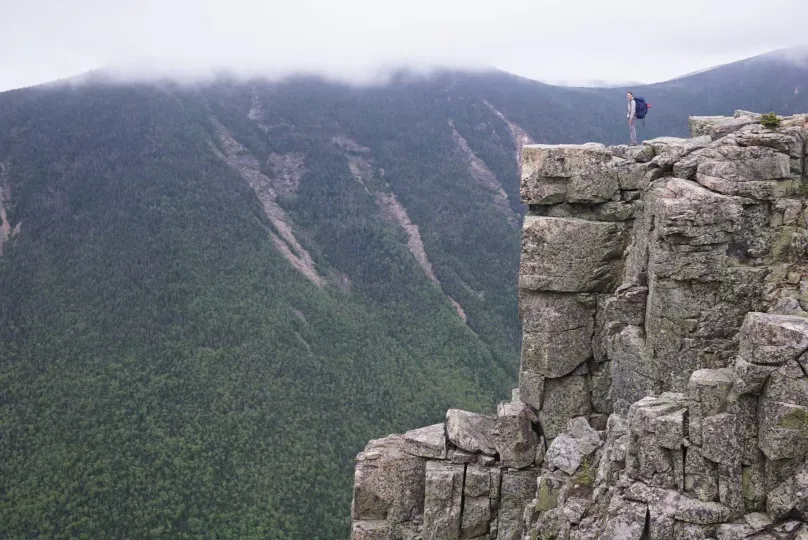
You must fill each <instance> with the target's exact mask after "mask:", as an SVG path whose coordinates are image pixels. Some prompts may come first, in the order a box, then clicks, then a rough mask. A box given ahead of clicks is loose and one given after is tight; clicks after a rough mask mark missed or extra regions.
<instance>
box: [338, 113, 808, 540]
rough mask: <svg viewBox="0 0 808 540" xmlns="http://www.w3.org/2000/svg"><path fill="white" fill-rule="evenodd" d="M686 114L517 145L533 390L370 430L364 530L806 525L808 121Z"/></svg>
mask: <svg viewBox="0 0 808 540" xmlns="http://www.w3.org/2000/svg"><path fill="white" fill-rule="evenodd" d="M690 127H691V131H692V133H693V138H691V139H676V138H660V139H654V140H651V141H646V142H645V143H644V144H642V145H639V146H614V147H606V146H603V145H599V144H585V145H561V146H545V145H533V146H526V147H525V148H524V150H523V153H522V156H523V163H522V186H521V191H522V199H523V202H524V203H525V204H527V205H529V209H530V210H529V212H528V214H527V215H526V217H525V220H524V225H523V238H522V256H521V267H520V275H519V300H520V302H519V303H520V308H519V309H520V317H521V319H522V321H523V344H522V362H521V368H520V377H519V379H520V380H519V390H518V391H517V392H515V393H514V399H513V400H512V402H510V403H504V404H501V405H500V406H499V408H498V411H497V416H496V417H494V416H491V417H486V416H482V415H476V414H472V413H466V412H463V411H457V410H452V411H449V412H448V413H447V417H446V421H445V422H444V423H443V424H438V425H436V426H432V427H430V428H423V429H422V430H415V431H414V432H410V433H407V434H405V435H403V436H390V437H387V438H385V439H382V440H380V441H372V442H371V443H369V444H368V447H367V448H366V449H365V452H363V453H362V454H360V455H359V457H358V459H357V471H356V482H355V488H354V503H353V520H354V522H353V529H352V538H353V539H389V540H398V539H405V538H407V539H419V538H422V539H435V540H437V539H441V540H454V539H458V540H459V539H461V538H463V539H467V538H468V539H471V538H473V539H478V540H479V539H482V538H487V539H493V538H500V539H503V538H504V539H531V540H538V539H549V538H564V539H566V538H613V539H617V538H626V539H631V538H636V539H640V538H649V539H654V538H675V539H690V538H694V539H699V538H716V539H734V538H745V537H756V538H761V539H763V538H800V539H801V540H808V531H806V532H802V531H803V529H804V528H805V527H803V525H802V523H801V521H800V520H802V519H804V518H808V467H806V465H805V463H806V460H805V456H806V453H808V378H806V376H805V374H806V372H808V371H806V370H808V352H806V351H808V318H806V317H808V204H807V198H808V197H806V196H808V178H806V154H808V152H807V150H808V116H805V115H801V116H795V117H789V118H781V125H780V127H778V128H775V129H769V128H767V127H764V126H763V125H761V124H760V116H759V115H755V114H752V113H745V112H742V111H739V112H737V113H736V115H735V117H733V118H723V117H694V118H691V119H690ZM546 445H549V447H548V448H546V451H545V446H546ZM486 474H487V478H488V483H487V484H486V483H485V482H484V481H483V479H484V478H485V477H486ZM530 499H532V500H530ZM803 499H805V500H803ZM486 502H487V504H486ZM525 503H527V504H525ZM754 535H757V536H754ZM798 535H802V536H798Z"/></svg>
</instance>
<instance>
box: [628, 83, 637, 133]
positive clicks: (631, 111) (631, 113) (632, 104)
mask: <svg viewBox="0 0 808 540" xmlns="http://www.w3.org/2000/svg"><path fill="white" fill-rule="evenodd" d="M626 99H627V100H628V112H627V114H626V120H627V121H628V135H629V137H631V144H632V145H634V144H637V125H636V122H637V102H636V101H634V94H632V93H631V92H626Z"/></svg>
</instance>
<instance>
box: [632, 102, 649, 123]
mask: <svg viewBox="0 0 808 540" xmlns="http://www.w3.org/2000/svg"><path fill="white" fill-rule="evenodd" d="M634 103H635V104H636V106H637V107H636V109H635V114H636V116H637V118H639V119H640V120H644V119H645V115H646V114H648V109H650V108H651V105H649V104H648V103H646V102H645V100H644V99H643V98H641V97H635V98H634Z"/></svg>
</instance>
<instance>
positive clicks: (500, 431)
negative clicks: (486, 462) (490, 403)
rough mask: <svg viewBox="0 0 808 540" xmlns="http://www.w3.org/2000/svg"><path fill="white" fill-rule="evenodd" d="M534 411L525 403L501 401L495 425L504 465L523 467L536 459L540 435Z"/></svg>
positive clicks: (497, 442) (516, 467)
mask: <svg viewBox="0 0 808 540" xmlns="http://www.w3.org/2000/svg"><path fill="white" fill-rule="evenodd" d="M533 418H534V413H533V411H531V410H530V409H529V408H528V406H526V405H525V404H524V403H521V402H518V403H514V402H510V403H500V404H499V406H498V407H497V421H496V427H495V431H494V433H495V435H496V450H497V452H498V453H499V459H500V462H501V464H502V466H503V467H512V468H514V469H523V468H525V467H529V466H531V465H533V463H534V461H535V460H536V447H537V446H538V444H539V436H538V434H537V433H536V431H534V429H533Z"/></svg>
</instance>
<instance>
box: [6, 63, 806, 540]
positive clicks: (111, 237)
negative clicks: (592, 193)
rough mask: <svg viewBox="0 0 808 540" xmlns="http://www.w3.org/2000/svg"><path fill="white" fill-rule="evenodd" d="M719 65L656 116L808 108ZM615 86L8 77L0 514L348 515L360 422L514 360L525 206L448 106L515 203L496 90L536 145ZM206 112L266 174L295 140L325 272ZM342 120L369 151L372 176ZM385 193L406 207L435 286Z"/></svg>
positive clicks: (132, 523) (232, 518)
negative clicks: (305, 259)
mask: <svg viewBox="0 0 808 540" xmlns="http://www.w3.org/2000/svg"><path fill="white" fill-rule="evenodd" d="M747 71H749V70H747ZM747 71H744V72H743V73H746V72H747ZM721 73H724V74H723V75H721ZM721 73H718V74H717V75H716V74H714V75H713V76H712V78H711V79H705V80H703V79H701V78H698V77H700V76H697V78H694V79H691V83H692V84H690V85H689V86H688V85H687V84H684V86H682V85H683V83H677V84H678V85H679V86H682V87H681V88H680V87H679V86H676V85H674V86H667V87H659V88H649V89H647V92H645V93H646V94H648V95H646V97H647V98H648V99H649V101H653V100H652V98H651V96H657V103H659V101H662V104H663V105H664V104H667V105H665V106H660V107H659V108H655V109H653V111H654V113H655V114H656V113H657V111H658V110H661V111H662V112H660V113H659V114H658V116H657V117H656V118H657V120H656V122H657V123H656V124H650V123H651V121H652V119H651V118H650V117H649V124H650V125H649V126H648V128H647V129H648V131H647V132H646V133H645V135H649V134H651V133H654V130H659V131H662V130H667V134H678V135H684V131H685V130H686V117H687V114H689V113H694V114H695V113H715V114H731V112H732V109H733V108H750V109H754V108H757V109H759V110H776V111H778V112H783V113H788V112H796V111H797V110H808V103H807V102H806V101H808V99H807V98H805V97H800V98H793V97H792V96H790V95H787V93H786V91H785V90H782V92H781V91H779V90H777V89H774V90H773V89H772V88H771V85H770V86H769V88H768V91H769V92H770V94H771V98H770V99H769V98H767V97H766V96H768V95H769V94H765V95H764V94H763V93H762V90H761V87H759V86H758V87H756V86H754V85H751V84H750V85H746V86H744V85H739V84H737V83H738V80H739V77H741V75H739V74H738V73H736V72H735V71H730V72H721ZM719 75H721V77H723V79H721V77H719ZM743 76H746V75H743ZM801 76H803V77H804V76H805V75H804V74H803V75H801ZM755 80H757V79H755ZM769 80H775V79H774V78H769ZM778 80H782V85H783V89H785V87H786V86H787V85H789V84H791V81H790V80H789V79H788V77H786V76H783V77H780V79H778ZM741 87H742V88H743V89H744V90H743V92H746V93H745V94H743V93H739V92H741V90H738V88H741ZM778 88H779V87H778ZM775 90H776V91H775ZM755 92H757V93H755ZM778 92H779V93H778ZM706 94H709V95H710V96H719V97H720V98H719V97H715V98H714V99H713V98H711V99H710V100H704V99H703V98H702V97H703V96H704V95H706ZM803 96H808V93H805V94H803ZM767 99H768V101H767ZM798 99H802V101H799V100H798ZM622 100H623V97H622V93H621V92H620V91H614V90H611V91H607V90H593V89H560V88H556V87H551V86H547V85H542V84H540V83H535V82H532V81H527V80H524V79H519V78H517V77H513V76H510V75H506V74H503V73H499V72H491V73H481V74H473V75H470V74H462V73H444V74H437V75H435V76H434V77H432V78H417V77H416V78H406V77H405V78H403V79H402V80H393V81H391V83H390V84H388V85H384V86H375V87H366V88H362V87H352V86H344V85H337V84H333V83H329V82H326V81H322V80H319V79H315V78H299V79H290V80H286V81H283V82H267V81H246V82H245V81H236V80H228V79H225V78H223V79H220V80H217V81H216V82H214V83H211V84H207V85H201V86H179V85H176V84H172V83H160V84H150V85H146V84H142V85H136V84H132V85H118V84H100V83H99V84H94V83H92V82H90V83H87V84H85V85H76V86H70V85H50V86H43V87H36V88H29V89H24V90H17V91H13V92H7V93H4V94H0V164H2V167H0V171H2V172H1V173H0V175H1V176H0V188H2V189H3V190H4V193H6V194H7V196H6V197H5V200H4V201H3V205H4V208H5V210H6V212H7V215H8V221H9V222H10V224H11V225H12V227H15V226H17V225H19V233H18V234H14V235H12V236H11V237H10V238H9V239H8V241H7V242H6V243H5V245H4V246H3V254H2V256H0V538H3V539H6V538H8V539H32V538H60V539H61V538H65V539H67V538H70V539H72V538H77V539H78V538H81V539H101V538H166V539H168V538H170V539H182V538H189V539H190V538H214V539H225V538H233V539H249V538H270V539H306V540H312V539H314V540H332V539H334V540H336V539H344V538H346V537H347V535H348V526H349V510H350V503H351V486H352V479H353V458H354V456H355V455H356V454H357V452H359V451H361V449H362V448H363V447H364V445H365V443H366V442H367V441H368V440H369V439H371V438H376V437H381V436H384V435H387V434H388V433H392V432H403V431H405V430H408V429H412V428H415V427H420V426H423V425H427V424H431V423H435V422H438V421H440V420H441V419H442V417H443V414H444V412H445V410H446V409H447V408H450V407H460V408H465V409H469V410H474V411H482V412H491V411H493V410H494V407H495V404H496V403H497V401H499V400H502V399H506V398H507V397H508V396H509V392H510V389H511V388H512V387H513V386H514V385H515V383H516V373H517V367H518V354H519V348H520V328H519V323H518V319H517V314H516V298H517V295H516V288H515V285H516V272H517V268H518V259H519V224H518V223H517V222H515V221H518V220H509V219H508V218H507V216H506V215H505V214H504V213H503V212H502V209H501V208H497V206H496V205H495V204H494V203H493V202H492V201H493V199H492V193H491V190H490V189H488V188H486V187H485V186H483V185H481V184H479V183H477V182H475V181H473V180H472V179H471V177H470V174H469V162H468V157H467V156H466V155H464V154H463V152H460V151H458V147H457V143H456V141H455V139H454V138H453V135H452V130H451V128H450V126H449V121H450V120H451V121H452V123H453V125H454V126H455V128H456V129H457V131H458V133H459V134H460V135H462V137H463V138H465V140H466V141H467V142H468V145H469V146H470V148H471V150H472V151H473V152H474V153H475V155H476V156H477V157H479V158H480V159H481V160H482V161H484V162H485V164H486V165H487V166H488V168H489V169H490V170H491V171H492V172H493V173H494V174H495V175H496V177H497V178H498V179H499V181H500V182H501V184H502V186H503V188H504V190H505V192H506V194H507V198H508V202H509V205H510V210H511V211H512V212H513V213H515V214H516V215H517V216H518V215H520V214H521V213H522V212H523V209H522V207H521V206H520V204H519V199H518V185H519V179H518V166H517V163H516V160H515V158H514V157H515V155H516V146H515V144H514V141H513V138H512V135H511V132H510V130H509V127H508V125H507V124H506V123H505V122H504V121H503V120H502V119H501V118H499V117H498V116H497V114H496V113H495V112H494V111H493V110H492V107H493V108H495V109H496V110H498V111H501V113H502V114H504V115H506V116H507V117H508V118H509V119H511V120H512V121H514V122H516V123H518V124H519V125H520V126H521V127H522V128H523V129H525V130H526V131H527V132H528V133H529V134H530V135H531V137H533V139H534V140H535V141H536V142H553V143H554V142H584V141H587V140H600V141H603V142H618V141H620V140H622V138H623V136H624V134H623V131H624V129H623V127H624V126H623V124H622V123H621V122H620V119H621V118H622V114H623V106H624V105H623V103H624V102H623V101H622ZM256 104H258V105H259V106H260V108H261V110H262V114H261V119H260V121H257V120H254V119H252V118H251V114H250V113H251V110H252V109H253V108H254V107H256ZM489 105H490V106H489ZM656 105H657V104H656V103H655V107H656ZM790 109H793V110H790ZM614 117H616V118H617V121H614V119H613V118H614ZM674 118H675V120H674ZM217 123H219V124H220V125H222V126H225V127H226V129H227V130H228V131H229V132H230V133H231V134H232V136H233V137H234V138H235V139H236V140H237V141H238V142H239V143H240V145H242V146H243V147H244V148H245V149H246V150H247V151H248V152H249V154H250V155H251V156H253V157H254V158H255V159H256V160H257V162H258V163H260V164H261V166H262V168H263V169H262V172H263V173H264V174H266V175H269V176H271V175H272V174H273V172H272V170H271V167H269V166H268V165H266V164H267V163H268V160H269V158H270V156H271V155H273V154H284V153H289V152H294V153H299V154H301V155H303V156H304V161H305V172H304V173H303V174H302V176H301V178H300V183H299V185H298V186H297V187H296V189H295V190H293V192H289V193H285V194H283V196H282V197H280V198H279V204H280V205H281V206H282V207H283V209H284V211H285V212H286V213H287V215H288V216H289V217H290V219H291V221H292V222H293V228H294V230H295V233H296V234H297V235H298V238H299V239H300V242H301V243H302V244H303V246H304V247H305V249H306V250H307V251H308V252H309V253H310V254H311V255H312V257H313V259H314V262H315V264H316V268H317V271H318V273H319V274H320V275H322V276H325V277H326V280H325V285H324V286H323V287H318V286H317V285H315V284H314V283H312V282H311V281H310V280H308V279H307V278H306V277H305V276H303V274H301V273H300V272H299V271H298V270H296V269H295V268H294V267H293V266H292V265H291V264H289V262H288V261H287V260H286V259H284V257H283V255H282V254H281V253H280V252H279V251H278V249H277V248H276V247H275V245H274V244H273V242H272V240H271V234H272V233H273V232H275V231H276V230H275V228H274V227H275V225H273V223H272V222H271V220H270V219H268V217H267V215H266V214H265V212H264V210H263V208H262V205H261V202H260V201H259V198H258V197H257V196H256V193H255V192H254V191H253V190H252V189H251V188H250V186H249V185H248V184H247V182H245V180H244V179H243V178H242V177H241V176H240V175H239V173H238V172H237V171H236V170H234V169H233V168H232V167H231V166H229V165H228V164H227V163H226V162H225V161H224V160H223V159H222V158H221V157H220V154H221V153H222V152H223V151H224V150H225V149H224V148H223V147H222V146H221V143H220V141H219V140H218V139H217V137H216V129H217V128H216V126H217ZM336 136H340V137H346V138H349V139H351V140H353V141H356V143H357V144H359V145H361V146H363V147H365V148H367V156H366V159H368V160H369V161H370V162H371V164H372V174H371V176H372V178H369V179H367V181H368V182H369V183H368V184H363V183H362V182H359V181H357V179H356V178H355V177H354V174H353V173H352V172H351V169H350V163H349V160H350V157H351V156H350V151H347V150H345V149H344V148H341V147H340V146H338V145H335V144H334V142H333V140H334V137H336ZM373 190H376V192H385V193H391V194H394V195H395V196H396V198H397V199H398V201H400V203H401V204H402V205H403V207H405V208H406V210H407V213H408V214H409V217H410V218H411V220H412V222H413V223H415V224H417V225H418V227H419V230H420V234H421V237H422V239H423V244H424V246H425V250H426V252H427V254H428V256H429V260H430V261H431V264H432V267H433V269H434V273H435V275H436V277H437V280H438V281H439V282H440V285H438V284H436V283H435V282H433V281H431V280H430V279H429V278H428V277H427V276H426V275H425V273H424V271H423V270H422V269H421V267H420V266H419V265H418V262H417V261H416V259H415V257H414V256H413V255H412V254H411V252H410V251H409V249H408V247H407V236H406V234H405V233H404V231H402V230H401V228H400V227H398V226H396V225H395V224H393V223H391V222H390V220H388V219H385V218H384V216H383V215H382V213H381V212H380V210H379V206H378V202H377V200H376V197H375V195H374V192H373ZM449 296H450V297H451V298H453V299H455V300H457V302H459V304H460V305H461V306H462V307H463V309H464V311H465V313H466V315H467V322H464V321H463V320H462V319H461V318H460V317H459V316H458V314H457V312H456V311H455V310H454V309H453V307H452V304H451V302H450V301H449V299H448V297H449Z"/></svg>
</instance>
